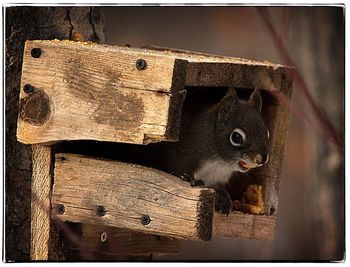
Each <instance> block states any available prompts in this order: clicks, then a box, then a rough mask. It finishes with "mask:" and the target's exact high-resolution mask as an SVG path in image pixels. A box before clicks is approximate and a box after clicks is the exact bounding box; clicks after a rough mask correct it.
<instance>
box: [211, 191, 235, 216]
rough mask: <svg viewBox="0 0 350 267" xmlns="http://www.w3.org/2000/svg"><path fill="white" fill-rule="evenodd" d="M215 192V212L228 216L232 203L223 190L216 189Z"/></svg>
mask: <svg viewBox="0 0 350 267" xmlns="http://www.w3.org/2000/svg"><path fill="white" fill-rule="evenodd" d="M215 191H216V197H215V210H216V211H219V212H221V213H223V214H226V215H227V216H228V214H229V213H230V211H231V209H232V201H231V197H230V195H229V193H228V192H227V191H226V190H225V189H216V190H215Z"/></svg>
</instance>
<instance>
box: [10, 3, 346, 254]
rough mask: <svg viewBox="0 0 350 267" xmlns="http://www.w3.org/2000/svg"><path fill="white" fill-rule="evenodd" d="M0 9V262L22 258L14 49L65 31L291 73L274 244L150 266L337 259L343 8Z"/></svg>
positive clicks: (26, 220) (26, 210)
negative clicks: (0, 187) (2, 234)
mask: <svg viewBox="0 0 350 267" xmlns="http://www.w3.org/2000/svg"><path fill="white" fill-rule="evenodd" d="M6 11H7V12H6V22H7V25H6V203H7V204H6V210H5V212H6V214H5V215H6V244H5V245H6V259H7V261H9V260H10V261H12V260H15V261H19V260H28V259H29V240H30V181H31V180H30V179H31V178H30V177H31V150H30V146H25V145H22V144H19V143H18V142H17V141H16V121H17V115H18V92H19V80H20V69H21V53H22V51H23V44H24V41H25V40H26V39H54V38H58V39H69V38H70V37H71V35H72V29H73V28H72V26H73V25H74V26H75V28H74V30H76V31H78V32H80V33H82V34H83V35H84V36H85V37H86V40H92V41H97V42H101V43H107V44H110V45H121V46H124V45H126V44H129V45H131V47H139V46H142V45H156V46H164V47H172V48H178V49H185V50H194V51H199V52H204V53H211V54H218V55H224V56H233V57H241V58H247V59H251V60H258V61H264V60H268V61H271V62H274V63H280V64H286V65H293V66H295V67H296V69H297V73H296V76H295V81H294V92H293V102H292V103H293V109H292V110H291V114H290V126H289V131H288V136H287V142H286V147H285V156H284V165H283V171H282V177H281V184H280V192H279V209H278V214H277V225H276V232H275V239H274V240H273V241H261V240H259V241H258V240H240V239H225V238H214V239H213V240H212V241H210V242H194V241H182V242H181V251H180V254H179V255H172V256H162V257H157V258H155V259H156V260H250V261H252V260H268V261H272V260H278V261H281V260H285V261H318V260H326V261H329V260H342V259H344V257H345V255H344V253H345V234H344V231H345V219H344V213H345V212H344V206H345V199H344V196H345V188H344V187H345V182H344V180H345V179H344V178H345V177H344V176H345V174H344V165H345V164H344V127H345V126H344V112H345V110H344V102H345V97H344V94H345V73H344V69H345V39H344V38H345V37H344V36H345V24H344V20H345V16H344V15H345V8H344V6H307V7H306V6H298V7H292V6H280V7H271V6H270V7H262V8H260V9H258V8H256V7H244V6H238V7H233V6H222V7H213V6H196V7H193V6H175V7H170V6H162V7H159V6H152V7H151V6H144V7H141V6H139V7H137V6H132V7H122V6H108V7H107V6H100V7H94V8H91V7H85V8H79V7H74V8H71V7H60V8H51V7H40V8H34V7H19V8H12V9H11V10H6ZM80 25H83V26H84V25H85V26H86V25H87V26H88V27H86V28H83V27H82V26H81V27H79V26H80ZM103 25H104V26H103ZM103 27H104V29H103Z"/></svg>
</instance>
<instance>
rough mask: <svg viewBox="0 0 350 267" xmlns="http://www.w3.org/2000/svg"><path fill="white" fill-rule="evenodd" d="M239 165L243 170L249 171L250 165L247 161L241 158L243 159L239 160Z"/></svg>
mask: <svg viewBox="0 0 350 267" xmlns="http://www.w3.org/2000/svg"><path fill="white" fill-rule="evenodd" d="M238 165H239V167H240V168H241V170H242V171H243V172H247V171H249V169H250V168H249V166H248V164H247V162H245V161H243V160H241V161H239V162H238Z"/></svg>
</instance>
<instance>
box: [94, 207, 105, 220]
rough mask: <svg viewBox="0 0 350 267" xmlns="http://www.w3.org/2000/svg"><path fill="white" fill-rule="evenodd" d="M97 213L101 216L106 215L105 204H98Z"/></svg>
mask: <svg viewBox="0 0 350 267" xmlns="http://www.w3.org/2000/svg"><path fill="white" fill-rule="evenodd" d="M96 214H97V215H98V216H100V217H102V216H105V215H106V209H105V207H103V206H97V210H96Z"/></svg>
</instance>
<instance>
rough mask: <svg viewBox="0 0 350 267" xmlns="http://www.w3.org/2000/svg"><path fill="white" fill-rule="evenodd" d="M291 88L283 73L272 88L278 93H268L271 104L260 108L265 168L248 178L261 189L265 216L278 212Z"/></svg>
mask: <svg viewBox="0 0 350 267" xmlns="http://www.w3.org/2000/svg"><path fill="white" fill-rule="evenodd" d="M292 85H293V75H292V73H291V72H286V73H284V74H283V75H282V79H281V81H280V83H279V84H274V85H273V87H276V88H279V91H278V92H273V93H270V94H271V95H270V96H269V98H270V99H271V101H270V103H267V104H266V105H265V106H264V114H263V115H264V119H265V122H266V124H267V127H268V128H269V131H270V144H269V149H270V153H269V155H270V158H269V162H268V163H267V164H266V165H264V166H262V167H260V168H258V169H255V170H252V175H253V176H254V177H255V178H256V179H257V180H258V181H259V183H260V184H262V185H263V188H264V203H265V205H264V206H265V208H264V214H265V215H276V213H277V209H278V192H279V185H280V180H281V172H282V166H283V158H284V147H285V142H286V137H287V130H288V126H289V117H290V112H289V107H288V105H287V104H286V103H284V101H291V98H292V89H293V88H292ZM270 87H271V86H270ZM273 87H272V88H273ZM276 95H282V97H283V98H284V101H280V99H279V98H278V97H277V98H276Z"/></svg>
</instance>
